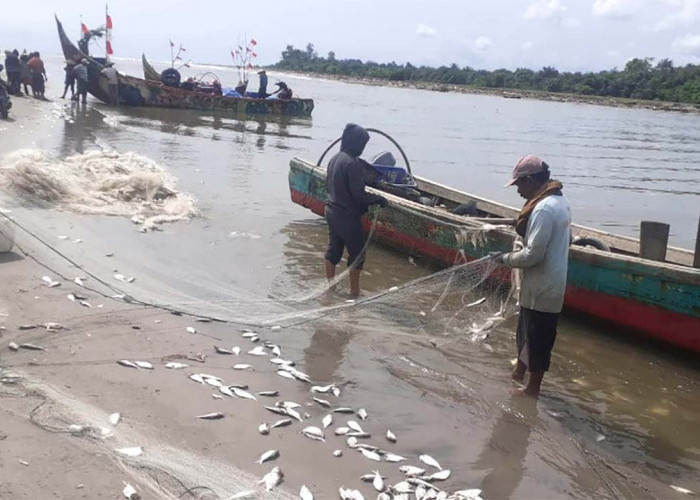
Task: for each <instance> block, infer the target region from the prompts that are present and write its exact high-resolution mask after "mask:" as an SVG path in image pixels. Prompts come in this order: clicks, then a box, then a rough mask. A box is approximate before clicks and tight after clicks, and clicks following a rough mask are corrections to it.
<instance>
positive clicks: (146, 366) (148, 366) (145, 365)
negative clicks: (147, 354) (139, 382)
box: [134, 361, 153, 370]
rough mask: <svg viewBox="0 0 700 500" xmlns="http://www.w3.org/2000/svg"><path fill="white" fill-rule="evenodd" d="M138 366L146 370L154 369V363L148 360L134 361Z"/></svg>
mask: <svg viewBox="0 0 700 500" xmlns="http://www.w3.org/2000/svg"><path fill="white" fill-rule="evenodd" d="M134 364H135V365H136V367H137V368H143V369H144V370H153V365H152V364H151V363H149V362H148V361H134Z"/></svg>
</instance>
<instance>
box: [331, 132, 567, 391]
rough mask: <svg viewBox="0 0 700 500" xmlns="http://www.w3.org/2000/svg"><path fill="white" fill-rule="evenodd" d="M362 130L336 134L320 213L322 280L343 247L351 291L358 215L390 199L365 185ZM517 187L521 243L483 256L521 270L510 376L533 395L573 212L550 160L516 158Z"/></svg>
mask: <svg viewBox="0 0 700 500" xmlns="http://www.w3.org/2000/svg"><path fill="white" fill-rule="evenodd" d="M368 141H369V134H368V132H367V131H366V130H365V129H364V128H363V127H361V126H359V125H356V124H353V123H349V124H347V125H346V127H345V130H344V131H343V135H342V137H341V143H340V144H341V145H340V152H339V153H338V154H336V155H335V156H334V157H333V158H331V160H330V162H329V164H328V170H327V181H326V207H325V217H326V221H327V223H328V235H329V242H328V248H327V250H326V253H325V269H326V277H327V278H328V280H329V281H330V280H332V279H333V278H334V276H335V270H336V266H337V265H338V263H339V262H340V260H341V258H342V256H343V253H344V251H345V249H347V253H348V261H347V262H348V267H349V269H350V294H351V295H352V296H354V297H357V296H359V294H360V274H361V272H362V268H363V265H364V261H365V235H364V230H363V226H362V219H361V218H362V215H363V214H364V213H365V212H367V210H368V208H369V206H370V205H379V207H381V208H384V207H386V206H388V204H389V201H388V200H387V198H385V197H384V196H382V195H379V194H372V193H368V192H366V190H365V187H366V186H365V175H364V169H365V167H366V165H367V162H365V161H364V160H362V159H361V158H360V156H361V155H362V153H363V151H364V149H365V146H366V145H367V142H368ZM508 186H516V187H517V189H518V194H519V195H520V196H521V197H522V198H524V199H525V204H524V206H523V208H522V210H521V211H520V214H519V216H518V218H517V221H516V223H515V232H516V233H517V235H518V236H519V237H520V239H521V241H520V242H521V243H522V248H521V249H519V250H514V251H512V252H508V253H503V252H492V253H491V254H489V256H488V258H490V259H492V260H493V261H494V262H495V263H497V264H498V265H501V266H505V267H507V268H519V269H521V270H522V281H521V286H520V292H519V293H520V295H519V299H518V303H519V306H520V309H519V317H518V325H517V330H516V344H517V354H518V357H517V362H516V366H515V369H514V370H513V373H512V375H511V377H512V379H513V380H515V381H516V382H518V383H522V382H524V380H525V376H526V374H527V372H528V371H529V373H530V377H529V379H528V383H527V385H525V386H524V387H521V388H518V389H516V390H515V391H514V394H516V395H525V396H532V397H537V396H538V395H539V393H540V387H541V385H542V379H543V377H544V374H545V372H546V371H548V370H549V366H550V361H551V354H552V349H553V348H554V341H555V339H556V335H557V322H558V318H559V313H561V311H562V307H563V305H564V291H565V288H566V276H567V267H568V257H569V243H570V241H571V209H570V207H569V202H568V200H567V198H566V196H564V194H563V192H562V189H563V185H562V183H561V182H559V181H557V180H554V179H551V178H550V170H549V165H547V163H545V162H544V161H542V160H541V159H540V158H538V157H536V156H532V155H527V156H523V157H522V158H520V159H519V160H518V161H517V163H516V164H515V167H514V168H513V173H512V176H511V179H510V180H509V181H508V182H507V183H506V187H508Z"/></svg>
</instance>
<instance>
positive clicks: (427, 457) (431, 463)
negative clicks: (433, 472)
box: [418, 455, 442, 470]
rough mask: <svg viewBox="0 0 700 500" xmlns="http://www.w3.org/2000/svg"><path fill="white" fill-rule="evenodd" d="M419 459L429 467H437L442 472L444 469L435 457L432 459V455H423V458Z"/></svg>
mask: <svg viewBox="0 0 700 500" xmlns="http://www.w3.org/2000/svg"><path fill="white" fill-rule="evenodd" d="M418 459H419V460H420V461H421V462H423V463H424V464H426V465H429V466H431V467H435V468H436V469H440V470H442V467H441V466H440V464H439V463H438V461H437V460H435V459H434V458H433V457H431V456H430V455H421V456H419V457H418Z"/></svg>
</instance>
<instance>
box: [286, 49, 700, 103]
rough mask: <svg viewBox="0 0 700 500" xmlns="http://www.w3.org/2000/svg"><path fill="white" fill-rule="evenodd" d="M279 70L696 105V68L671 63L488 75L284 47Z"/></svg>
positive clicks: (699, 86)
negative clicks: (344, 56) (577, 70)
mask: <svg viewBox="0 0 700 500" xmlns="http://www.w3.org/2000/svg"><path fill="white" fill-rule="evenodd" d="M273 67H274V68H277V69H281V70H292V71H303V72H309V73H319V74H326V75H342V76H349V77H360V78H376V79H380V80H388V81H393V82H429V83H435V84H443V85H461V86H467V87H480V88H491V89H513V90H534V91H544V92H555V93H558V92H561V93H572V94H581V95H595V96H604V97H626V98H631V99H648V100H658V101H670V102H682V103H691V104H700V66H698V65H694V64H687V65H685V66H674V64H673V61H671V60H670V59H661V60H660V61H658V62H656V64H654V58H651V57H645V58H643V59H640V58H635V59H631V60H630V61H628V62H627V64H625V67H624V69H622V70H620V69H611V70H605V71H599V72H597V73H596V72H588V73H581V72H560V71H558V70H557V69H555V68H553V67H549V66H546V67H544V68H542V69H540V70H538V71H535V70H532V69H528V68H518V69H516V70H514V71H513V70H508V69H497V70H494V71H487V70H483V69H481V70H480V69H474V68H470V67H468V66H467V67H464V68H460V67H459V66H457V65H456V64H452V65H451V66H440V67H439V68H431V67H428V66H419V67H418V66H413V65H412V64H411V63H410V62H407V63H406V64H397V63H395V62H393V61H392V62H390V63H376V62H373V61H365V62H363V61H361V60H359V59H336V57H335V53H334V52H332V51H331V52H329V53H328V55H327V57H322V56H319V55H318V54H317V53H316V50H315V48H314V45H313V44H311V43H309V44H308V45H307V46H306V49H305V50H302V49H296V48H294V46H293V45H287V48H286V49H285V50H284V51H283V52H282V60H281V61H278V62H277V63H276V64H274V65H273Z"/></svg>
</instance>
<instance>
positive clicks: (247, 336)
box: [243, 331, 258, 339]
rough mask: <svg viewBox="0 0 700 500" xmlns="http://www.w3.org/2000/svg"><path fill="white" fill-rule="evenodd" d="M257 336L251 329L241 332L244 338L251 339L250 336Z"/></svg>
mask: <svg viewBox="0 0 700 500" xmlns="http://www.w3.org/2000/svg"><path fill="white" fill-rule="evenodd" d="M257 336H258V334H257V333H255V332H251V331H247V332H243V338H244V339H251V338H253V337H257Z"/></svg>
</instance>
